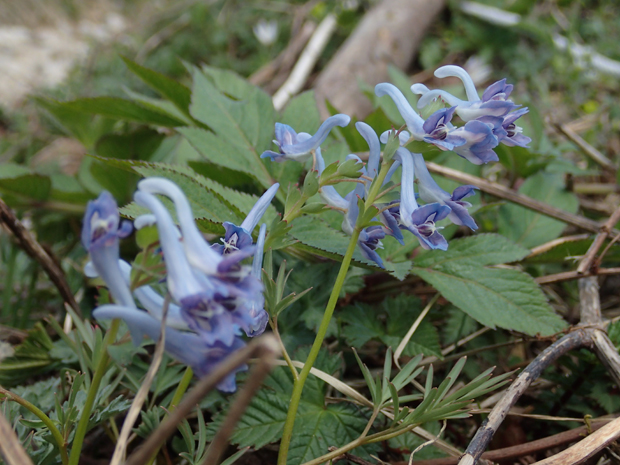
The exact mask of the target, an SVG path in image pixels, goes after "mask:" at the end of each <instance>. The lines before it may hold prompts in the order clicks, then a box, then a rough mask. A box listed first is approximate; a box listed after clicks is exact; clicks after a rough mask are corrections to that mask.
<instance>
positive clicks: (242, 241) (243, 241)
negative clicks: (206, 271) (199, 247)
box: [213, 183, 280, 254]
mask: <svg viewBox="0 0 620 465" xmlns="http://www.w3.org/2000/svg"><path fill="white" fill-rule="evenodd" d="M279 187H280V184H278V183H275V184H274V185H273V186H271V187H270V188H269V189H267V190H266V191H265V193H264V194H263V195H262V196H261V198H260V199H258V202H256V204H255V205H254V206H253V207H252V209H251V210H250V213H248V216H247V217H246V218H245V220H243V222H242V223H241V226H237V225H235V224H233V223H230V222H228V221H226V222H225V223H224V229H225V230H226V234H225V235H224V238H223V239H222V242H223V245H220V244H215V245H214V246H213V249H215V250H216V251H217V252H219V253H220V254H228V253H230V252H232V251H236V250H243V249H245V248H246V247H251V246H252V244H253V242H254V241H253V240H252V231H254V228H255V227H256V225H257V224H258V222H259V221H260V219H261V218H262V217H263V215H264V214H265V212H266V211H267V208H268V207H269V205H270V204H271V201H272V200H273V198H274V197H275V195H276V193H277V192H278V189H279Z"/></svg>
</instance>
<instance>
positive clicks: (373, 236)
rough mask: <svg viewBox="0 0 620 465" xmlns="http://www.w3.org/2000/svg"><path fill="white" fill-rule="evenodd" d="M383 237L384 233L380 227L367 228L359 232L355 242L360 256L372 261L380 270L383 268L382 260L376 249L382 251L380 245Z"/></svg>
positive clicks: (381, 245)
mask: <svg viewBox="0 0 620 465" xmlns="http://www.w3.org/2000/svg"><path fill="white" fill-rule="evenodd" d="M384 237H385V232H384V231H383V228H382V227H381V226H369V227H368V228H366V229H362V231H361V232H360V237H359V239H358V240H357V245H359V248H360V250H361V251H362V255H363V256H364V258H366V259H368V260H372V261H373V262H375V263H376V264H377V265H378V266H379V267H380V268H385V267H384V266H383V260H381V257H380V256H379V254H378V253H377V252H376V250H377V249H382V248H383V244H381V239H383V238H384Z"/></svg>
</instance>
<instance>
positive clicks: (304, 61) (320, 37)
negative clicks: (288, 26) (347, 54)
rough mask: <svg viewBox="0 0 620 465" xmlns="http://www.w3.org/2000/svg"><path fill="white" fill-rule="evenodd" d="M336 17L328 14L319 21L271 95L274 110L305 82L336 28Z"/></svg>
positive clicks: (282, 106) (280, 107)
mask: <svg viewBox="0 0 620 465" xmlns="http://www.w3.org/2000/svg"><path fill="white" fill-rule="evenodd" d="M336 23H337V22H336V17H335V16H334V15H332V14H329V15H327V16H326V17H325V19H323V21H321V24H319V26H318V27H317V28H316V31H314V33H313V34H312V37H311V38H310V40H309V41H308V45H306V48H305V49H304V51H303V52H302V54H301V56H300V57H299V60H298V61H297V64H296V65H295V67H294V68H293V71H292V72H291V75H290V76H289V78H288V79H287V80H286V81H285V82H284V84H282V87H280V88H279V89H278V91H277V92H276V93H275V94H274V96H273V106H274V107H275V109H276V110H281V109H282V108H284V105H286V103H287V102H288V101H289V100H290V98H291V97H292V96H293V95H295V94H297V93H298V92H299V91H300V90H301V89H302V88H303V86H304V84H305V83H306V80H307V79H308V76H309V75H310V72H311V71H312V68H314V65H315V64H316V62H317V60H318V59H319V57H320V56H321V52H323V50H324V49H325V46H326V45H327V42H328V41H329V39H330V38H331V36H332V34H333V33H334V31H335V30H336Z"/></svg>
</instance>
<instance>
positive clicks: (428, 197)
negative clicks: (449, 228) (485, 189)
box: [411, 153, 478, 231]
mask: <svg viewBox="0 0 620 465" xmlns="http://www.w3.org/2000/svg"><path fill="white" fill-rule="evenodd" d="M411 155H412V156H413V166H414V168H415V177H416V179H417V180H418V190H419V192H420V198H421V199H422V200H424V201H425V202H427V203H431V202H438V203H440V204H442V205H447V206H448V207H450V210H451V211H450V214H449V215H448V219H450V221H452V222H453V223H454V224H458V225H465V226H467V227H469V228H470V229H472V230H473V231H475V230H476V229H478V225H477V224H476V222H475V221H474V219H473V218H472V217H471V215H470V214H469V212H468V211H467V209H468V208H469V207H471V204H470V203H469V202H466V201H464V200H463V199H464V198H466V197H469V196H471V195H474V194H475V191H474V190H475V189H477V187H476V186H460V187H457V188H456V189H454V192H452V195H450V194H448V193H447V192H446V191H444V190H443V189H442V188H441V187H439V186H438V185H437V183H436V182H435V180H434V179H433V178H432V176H431V174H430V173H429V172H428V168H427V167H426V163H425V162H424V157H422V155H421V154H419V153H412V154H411Z"/></svg>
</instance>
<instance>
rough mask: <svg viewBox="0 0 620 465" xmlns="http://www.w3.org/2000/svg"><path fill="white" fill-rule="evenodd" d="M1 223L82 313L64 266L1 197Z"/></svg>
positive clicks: (77, 311) (64, 296)
mask: <svg viewBox="0 0 620 465" xmlns="http://www.w3.org/2000/svg"><path fill="white" fill-rule="evenodd" d="M0 223H4V224H5V225H6V226H7V228H8V229H9V231H11V232H12V233H13V235H14V236H15V238H16V239H17V240H18V242H19V244H20V246H21V248H22V249H24V251H25V252H26V253H27V254H28V255H29V256H30V257H32V258H33V259H35V260H36V261H37V262H39V264H40V265H41V267H42V268H43V269H44V270H45V273H47V275H48V276H49V278H50V280H51V281H52V282H53V283H54V285H55V286H56V288H57V289H58V292H59V293H60V296H61V297H62V298H63V300H64V301H65V302H66V303H67V304H69V305H70V306H71V308H72V309H73V310H74V311H75V312H76V313H77V314H78V315H82V311H81V310H80V307H79V305H78V304H77V302H76V301H75V297H73V293H72V292H71V288H70V287H69V284H68V283H67V279H66V278H65V273H64V271H62V268H60V266H58V264H57V263H56V261H54V259H53V258H52V257H50V255H49V254H48V253H47V251H46V250H45V249H44V248H43V247H42V246H41V244H39V243H38V242H37V240H36V239H35V238H34V237H33V236H32V234H31V233H30V231H28V230H27V229H26V228H25V227H24V225H23V224H22V223H21V221H19V220H18V219H17V217H16V216H15V213H13V211H12V210H11V209H10V208H9V206H8V205H7V204H6V203H4V201H3V200H2V199H1V198H0Z"/></svg>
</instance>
